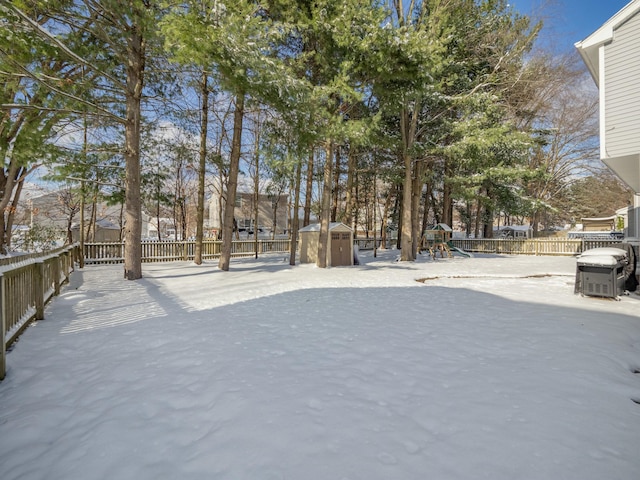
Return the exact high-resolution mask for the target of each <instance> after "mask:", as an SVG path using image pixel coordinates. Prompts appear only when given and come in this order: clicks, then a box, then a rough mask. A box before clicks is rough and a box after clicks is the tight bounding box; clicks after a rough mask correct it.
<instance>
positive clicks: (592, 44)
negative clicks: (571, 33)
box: [575, 0, 640, 86]
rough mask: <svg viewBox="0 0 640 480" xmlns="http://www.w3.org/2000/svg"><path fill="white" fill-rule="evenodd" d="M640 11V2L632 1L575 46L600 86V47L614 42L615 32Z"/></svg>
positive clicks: (637, 0)
mask: <svg viewBox="0 0 640 480" xmlns="http://www.w3.org/2000/svg"><path fill="white" fill-rule="evenodd" d="M638 11H640V0H631V2H629V3H628V4H627V5H625V6H624V7H622V9H621V10H620V11H619V12H618V13H616V14H615V15H614V16H613V17H611V18H610V19H609V20H607V21H606V22H605V23H604V24H603V25H602V26H601V27H600V28H599V29H598V30H596V31H595V32H593V33H592V34H591V35H589V36H588V37H587V38H585V39H584V40H582V41H581V42H577V43H576V44H575V47H576V49H578V52H579V53H580V56H581V57H582V59H583V60H584V63H585V64H586V65H587V68H589V72H590V73H591V76H592V77H593V79H594V80H595V82H596V85H598V86H600V53H599V50H600V46H602V45H604V44H605V43H608V42H610V41H612V40H613V35H614V31H615V30H616V29H617V28H618V27H619V26H620V25H622V24H623V23H625V22H626V21H627V20H629V19H630V18H631V17H633V16H634V15H635V14H636V13H638Z"/></svg>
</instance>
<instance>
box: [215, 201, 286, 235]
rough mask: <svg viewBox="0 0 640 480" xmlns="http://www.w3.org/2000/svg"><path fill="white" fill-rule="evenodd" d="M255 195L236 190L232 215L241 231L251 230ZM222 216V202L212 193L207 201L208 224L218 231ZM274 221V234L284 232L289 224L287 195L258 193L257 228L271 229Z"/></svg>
mask: <svg viewBox="0 0 640 480" xmlns="http://www.w3.org/2000/svg"><path fill="white" fill-rule="evenodd" d="M254 204H255V195H254V194H253V193H245V192H238V193H237V194H236V199H235V210H234V217H235V219H236V222H237V224H238V229H239V230H240V231H241V232H245V231H246V232H253V229H254V223H255V221H254V218H255V207H254ZM223 217H224V202H222V201H221V199H220V196H219V195H214V196H213V197H212V198H211V202H210V203H209V226H210V228H211V229H213V230H216V231H217V232H220V231H221V230H222V218H223ZM274 223H275V232H274V233H275V234H276V235H278V234H281V233H284V232H286V230H287V228H288V225H289V196H288V195H263V194H260V195H258V228H259V229H261V230H263V233H264V232H265V231H272V230H273V228H274Z"/></svg>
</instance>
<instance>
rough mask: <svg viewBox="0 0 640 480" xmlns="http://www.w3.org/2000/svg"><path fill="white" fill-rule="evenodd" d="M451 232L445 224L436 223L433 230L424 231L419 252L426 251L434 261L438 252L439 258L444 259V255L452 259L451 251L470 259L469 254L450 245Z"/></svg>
mask: <svg viewBox="0 0 640 480" xmlns="http://www.w3.org/2000/svg"><path fill="white" fill-rule="evenodd" d="M452 233H453V230H452V229H451V227H450V226H449V225H447V224H446V223H438V224H437V225H435V226H434V227H433V228H431V229H429V230H425V231H424V233H423V234H422V241H421V242H420V249H421V250H428V251H429V255H431V258H433V259H434V260H435V259H436V257H437V254H438V252H440V258H444V256H445V255H446V256H447V257H448V258H452V257H453V254H452V253H451V252H452V251H454V252H457V253H459V254H461V255H463V256H465V257H471V254H470V253H469V252H465V251H464V250H461V249H459V248H457V247H454V246H453V244H452V243H451V234H452Z"/></svg>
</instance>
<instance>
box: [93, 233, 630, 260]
mask: <svg viewBox="0 0 640 480" xmlns="http://www.w3.org/2000/svg"><path fill="white" fill-rule="evenodd" d="M289 243H290V242H289V240H288V239H286V238H283V239H276V240H258V254H263V253H288V252H289ZM354 243H355V244H356V245H357V246H358V248H359V250H372V249H373V248H374V246H377V248H381V240H380V239H379V238H378V239H376V240H375V241H374V239H373V238H357V239H355V240H354ZM619 243H620V240H585V239H568V238H536V239H458V240H453V241H452V244H453V245H454V246H455V247H457V248H460V249H462V250H465V251H467V252H474V253H498V254H506V255H577V254H580V253H581V252H583V251H585V250H589V249H591V248H596V247H607V246H611V245H616V244H619ZM395 244H396V240H395V239H391V240H388V241H387V248H393V247H394V246H395ZM195 246H196V243H195V241H162V242H158V241H143V242H142V262H143V263H150V262H168V261H175V260H183V261H189V260H193V259H194V257H195ZM221 246H222V242H221V241H219V240H206V241H204V242H203V244H202V248H203V253H202V258H203V259H212V258H218V257H219V256H220V249H221ZM255 250H256V243H255V240H235V241H234V242H233V243H232V249H231V256H232V257H250V256H252V255H255ZM123 261H124V243H120V242H115V243H114V242H110V243H108V242H107V243H85V246H84V263H85V264H108V263H123Z"/></svg>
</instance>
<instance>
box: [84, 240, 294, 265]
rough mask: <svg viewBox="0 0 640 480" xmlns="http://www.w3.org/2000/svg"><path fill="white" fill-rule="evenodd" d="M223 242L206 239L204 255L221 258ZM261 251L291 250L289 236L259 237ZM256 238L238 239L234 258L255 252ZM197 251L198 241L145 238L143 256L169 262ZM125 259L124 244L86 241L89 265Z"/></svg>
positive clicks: (191, 257)
mask: <svg viewBox="0 0 640 480" xmlns="http://www.w3.org/2000/svg"><path fill="white" fill-rule="evenodd" d="M221 248H222V242H221V241H220V240H205V241H204V242H202V258H203V259H211V258H218V257H220V250H221ZM257 249H258V254H262V253H272V252H278V253H280V252H288V251H289V240H288V239H286V238H283V239H275V240H258V243H257ZM255 252H256V241H255V240H235V241H233V243H232V245H231V256H232V257H248V256H251V255H255ZM195 253H196V242H195V241H191V240H189V241H162V242H158V241H143V242H142V252H141V259H142V262H143V263H151V262H168V261H174V260H184V261H188V260H193V259H194V258H195ZM123 262H124V243H122V242H105V243H85V244H84V263H85V264H108V263H123Z"/></svg>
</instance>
